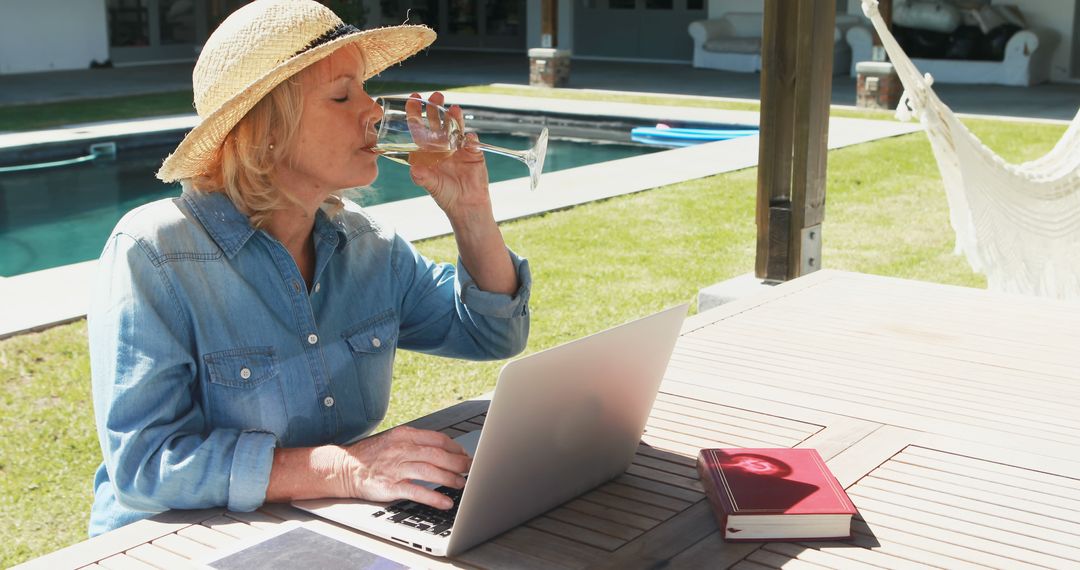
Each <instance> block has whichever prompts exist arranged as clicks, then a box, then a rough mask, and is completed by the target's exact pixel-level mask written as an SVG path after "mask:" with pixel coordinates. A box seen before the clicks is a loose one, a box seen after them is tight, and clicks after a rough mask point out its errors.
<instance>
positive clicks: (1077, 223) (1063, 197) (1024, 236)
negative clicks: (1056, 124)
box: [862, 0, 1080, 299]
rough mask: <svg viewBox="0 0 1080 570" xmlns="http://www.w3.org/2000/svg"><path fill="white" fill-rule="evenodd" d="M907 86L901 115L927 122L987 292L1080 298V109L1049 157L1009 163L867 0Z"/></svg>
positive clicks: (960, 233)
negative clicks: (944, 96)
mask: <svg viewBox="0 0 1080 570" xmlns="http://www.w3.org/2000/svg"><path fill="white" fill-rule="evenodd" d="M862 6H863V12H864V13H865V14H866V16H867V17H868V18H870V21H871V22H872V23H873V25H874V28H875V29H876V30H877V33H878V36H879V37H880V38H881V42H882V44H884V46H885V51H886V52H888V54H889V59H890V60H891V61H892V64H893V66H894V67H895V69H896V73H897V75H899V76H900V81H901V83H903V84H904V89H905V92H904V95H903V96H902V97H901V99H900V104H899V107H898V108H897V111H896V116H897V118H899V119H901V120H908V119H910V117H911V115H912V113H914V115H915V116H917V117H918V118H919V120H920V121H921V122H922V125H923V128H925V129H926V134H927V136H928V137H929V139H930V145H931V147H932V148H933V150H934V157H935V158H936V159H937V163H938V168H939V169H940V170H941V178H942V180H943V182H944V184H945V194H946V196H947V198H948V203H949V219H950V221H951V222H952V227H953V229H954V230H955V231H956V253H961V252H962V253H963V254H964V255H965V256H966V257H967V260H968V263H970V264H971V268H972V269H974V270H975V271H977V272H980V273H984V274H986V277H987V280H988V283H989V288H990V289H993V290H997V291H1006V292H1012V293H1024V294H1029V295H1039V296H1044V297H1053V298H1058V299H1078V298H1080V112H1078V113H1077V115H1076V117H1075V118H1073V121H1072V124H1071V125H1070V126H1069V129H1068V130H1067V131H1066V132H1065V135H1064V136H1063V137H1062V138H1061V140H1060V141H1058V143H1057V145H1055V146H1054V148H1053V150H1051V151H1050V152H1049V154H1047V155H1046V156H1044V157H1042V158H1039V159H1037V160H1033V161H1031V162H1025V163H1023V164H1009V163H1007V162H1005V161H1004V160H1003V159H1002V158H1001V157H1000V156H998V155H996V154H994V152H993V151H992V150H990V149H989V148H987V147H986V146H985V145H984V144H982V142H980V141H979V139H977V138H976V137H975V135H973V134H972V133H971V131H969V130H968V129H967V127H965V126H964V124H963V123H961V122H960V120H959V119H958V118H957V117H956V115H955V114H953V112H952V110H951V109H949V107H947V106H946V105H945V104H944V103H942V102H941V99H939V98H938V96H937V94H935V93H934V91H933V90H932V89H931V88H930V87H931V85H932V84H933V78H932V77H930V75H929V74H927V75H925V76H923V75H921V74H920V73H919V70H918V69H916V68H915V65H914V64H913V63H912V62H911V60H910V59H909V58H908V56H907V54H905V53H904V51H903V50H902V49H900V45H899V44H897V43H896V39H895V38H894V37H893V36H892V34H891V33H890V32H889V29H888V28H887V27H886V26H885V22H884V21H883V20H882V18H881V15H880V14H879V13H878V5H877V0H862Z"/></svg>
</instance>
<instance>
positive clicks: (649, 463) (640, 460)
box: [633, 452, 698, 480]
mask: <svg viewBox="0 0 1080 570" xmlns="http://www.w3.org/2000/svg"><path fill="white" fill-rule="evenodd" d="M633 465H640V466H642V467H648V468H650V469H655V470H656V471H663V472H664V473H670V474H672V475H678V476H680V477H685V478H687V479H695V480H697V479H698V472H697V468H695V467H688V466H686V465H683V464H682V463H672V462H671V461H665V460H662V459H657V458H655V457H652V456H651V455H645V454H644V453H640V452H639V453H638V454H637V455H635V456H634V463H633Z"/></svg>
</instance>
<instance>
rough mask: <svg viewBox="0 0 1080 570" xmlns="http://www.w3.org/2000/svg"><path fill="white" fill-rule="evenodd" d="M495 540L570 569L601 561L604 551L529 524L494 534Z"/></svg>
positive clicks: (510, 547)
mask: <svg viewBox="0 0 1080 570" xmlns="http://www.w3.org/2000/svg"><path fill="white" fill-rule="evenodd" d="M494 542H495V543H497V544H500V545H502V546H504V547H506V548H509V549H511V550H515V551H518V552H523V553H525V554H528V555H530V556H535V557H536V558H540V559H542V560H550V561H552V562H555V563H556V564H560V565H563V566H567V567H570V568H586V567H589V566H592V565H594V564H596V563H597V562H599V561H600V560H602V559H603V558H604V556H605V554H606V552H605V551H604V550H602V549H600V548H596V547H593V546H589V545H586V544H583V543H581V542H578V541H576V540H567V539H565V538H562V537H561V536H555V535H554V534H551V533H549V532H544V531H542V530H538V529H535V528H531V527H529V526H524V525H523V526H519V527H517V528H514V529H511V530H509V531H507V532H504V533H503V534H500V535H499V536H497V537H495V539H494Z"/></svg>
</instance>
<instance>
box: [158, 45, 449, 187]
mask: <svg viewBox="0 0 1080 570" xmlns="http://www.w3.org/2000/svg"><path fill="white" fill-rule="evenodd" d="M433 41H435V32H434V31H433V30H432V29H431V28H428V27H427V26H408V25H403V26H390V27H386V28H376V29H373V30H363V31H360V32H354V33H352V34H346V35H343V36H341V37H339V38H335V39H333V40H331V41H329V42H326V43H324V44H321V45H319V46H316V47H314V48H312V49H309V50H306V51H304V52H302V53H299V54H297V55H295V56H293V57H291V58H289V59H288V60H286V61H284V62H282V63H280V64H278V65H277V66H275V67H273V68H271V69H270V70H269V71H267V72H266V73H265V74H263V75H262V77H260V78H258V79H256V80H255V81H253V82H252V83H251V85H248V86H247V87H246V88H245V89H244V90H242V91H240V92H239V93H237V94H236V95H235V96H234V97H232V98H230V99H228V100H227V101H225V103H223V104H222V105H221V106H220V107H218V108H217V109H215V110H214V111H213V112H211V113H210V114H209V115H207V116H206V117H204V118H203V120H202V121H201V122H200V123H199V124H198V125H197V126H196V127H195V128H194V129H192V130H191V131H190V132H188V134H187V135H186V136H185V137H184V140H182V141H180V144H179V145H177V147H176V150H174V151H173V152H172V153H171V154H170V155H169V156H168V157H166V158H165V161H164V162H163V163H162V164H161V168H160V169H158V172H157V177H158V178H159V179H160V180H163V181H165V182H175V181H177V180H183V179H185V178H192V177H195V176H199V175H201V174H204V173H205V171H206V167H207V165H208V164H209V163H210V161H211V160H213V157H214V154H215V153H216V152H217V149H218V147H220V146H221V144H222V142H224V141H225V137H226V136H227V135H228V134H229V132H230V131H232V129H233V127H235V126H236V123H238V122H240V119H242V118H243V117H244V115H246V114H247V113H248V111H250V110H251V109H252V108H253V107H254V106H255V105H256V104H257V103H258V102H259V101H261V100H262V98H263V97H265V96H266V94H267V93H269V92H270V91H272V90H273V89H274V88H275V87H277V86H278V85H280V84H281V82H283V81H285V80H286V79H288V78H289V77H292V76H293V75H295V74H296V73H298V72H300V71H301V70H302V69H304V68H306V67H308V66H309V65H312V64H313V63H315V62H317V61H319V60H321V59H323V58H325V57H327V56H329V55H330V54H332V53H333V52H335V51H337V50H338V49H340V48H342V47H344V46H345V45H348V44H354V43H355V44H359V46H360V49H361V50H363V52H364V61H365V63H366V64H367V69H366V70H365V74H364V79H365V80H366V79H368V78H370V77H372V76H374V75H377V74H378V73H380V72H381V71H383V70H384V69H386V68H388V67H390V66H391V65H394V64H396V63H400V62H402V61H404V60H406V59H408V58H409V57H411V56H413V55H415V54H416V53H417V52H419V51H420V50H422V49H424V48H426V47H428V46H429V45H431V43H432V42H433Z"/></svg>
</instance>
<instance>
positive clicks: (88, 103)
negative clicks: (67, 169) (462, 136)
mask: <svg viewBox="0 0 1080 570" xmlns="http://www.w3.org/2000/svg"><path fill="white" fill-rule="evenodd" d="M367 86H368V89H369V92H370V93H371V94H372V95H379V94H382V93H401V92H407V91H430V90H434V89H442V88H443V86H440V85H435V84H431V83H403V82H399V81H369V82H368V84H367ZM191 98H192V95H191V91H190V90H184V91H171V92H167V93H154V94H149V95H134V96H127V97H106V98H101V99H81V100H78V101H63V102H59V103H39V104H31V105H9V106H0V132H4V131H12V132H16V131H33V130H40V129H49V128H54V127H60V126H64V125H75V124H82V123H95V122H99V121H118V120H125V119H140V118H146V117H160V116H164V115H180V114H185V113H194V112H195V108H194V106H193V105H192V104H191Z"/></svg>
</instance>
